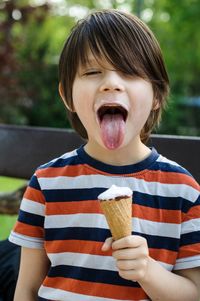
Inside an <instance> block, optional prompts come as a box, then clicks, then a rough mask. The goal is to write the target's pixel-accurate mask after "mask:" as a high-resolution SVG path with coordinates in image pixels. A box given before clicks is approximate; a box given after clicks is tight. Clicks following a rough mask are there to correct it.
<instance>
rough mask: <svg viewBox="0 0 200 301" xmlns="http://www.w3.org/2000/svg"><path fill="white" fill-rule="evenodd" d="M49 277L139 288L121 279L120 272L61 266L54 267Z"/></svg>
mask: <svg viewBox="0 0 200 301" xmlns="http://www.w3.org/2000/svg"><path fill="white" fill-rule="evenodd" d="M48 276H49V277H63V278H71V279H76V280H82V281H89V282H91V285H92V282H98V283H106V284H112V285H122V286H130V287H139V284H138V283H137V282H133V281H129V280H125V279H123V278H121V277H120V276H119V274H118V272H113V271H107V270H96V269H89V268H83V267H75V266H70V265H59V266H56V267H52V268H51V270H50V272H49V274H48Z"/></svg>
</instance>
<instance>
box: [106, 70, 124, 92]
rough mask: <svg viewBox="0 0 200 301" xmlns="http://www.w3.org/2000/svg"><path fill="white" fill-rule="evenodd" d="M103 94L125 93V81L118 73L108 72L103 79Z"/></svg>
mask: <svg viewBox="0 0 200 301" xmlns="http://www.w3.org/2000/svg"><path fill="white" fill-rule="evenodd" d="M100 91H101V92H109V91H117V92H123V91H124V83H123V79H122V78H121V77H120V75H119V74H118V73H117V72H116V71H110V70H109V71H107V72H106V73H105V75H104V77H103V79H102V82H101V85H100Z"/></svg>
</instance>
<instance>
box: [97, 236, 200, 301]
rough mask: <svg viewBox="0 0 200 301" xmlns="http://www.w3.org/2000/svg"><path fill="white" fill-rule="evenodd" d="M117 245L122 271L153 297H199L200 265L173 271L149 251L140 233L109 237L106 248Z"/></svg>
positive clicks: (158, 300) (171, 300)
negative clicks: (113, 240) (196, 267)
mask: <svg viewBox="0 0 200 301" xmlns="http://www.w3.org/2000/svg"><path fill="white" fill-rule="evenodd" d="M110 247H112V249H113V257H114V258H115V259H116V264H117V267H118V269H119V275H120V276H121V277H122V278H124V279H127V280H132V281H137V282H138V283H139V284H140V285H141V287H142V288H143V290H144V291H145V292H146V294H147V295H148V296H149V297H150V298H151V300H152V301H198V298H199V295H200V294H199V287H200V275H199V269H188V270H182V271H179V272H176V274H175V273H172V272H169V271H167V270H165V269H164V268H163V267H162V266H161V265H160V264H159V263H158V262H157V261H155V260H154V259H152V258H151V257H150V256H149V254H148V246H147V242H146V240H145V239H144V238H143V237H140V236H134V235H132V236H128V237H125V238H122V239H119V240H117V241H115V242H112V239H107V240H106V242H105V243H104V245H103V247H102V250H103V251H107V250H109V248H110Z"/></svg>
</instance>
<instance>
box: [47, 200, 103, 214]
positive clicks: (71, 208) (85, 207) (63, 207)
mask: <svg viewBox="0 0 200 301" xmlns="http://www.w3.org/2000/svg"><path fill="white" fill-rule="evenodd" d="M46 205H47V207H46V214H47V215H54V214H73V213H102V211H101V209H100V205H99V201H97V200H94V201H93V200H89V201H81V202H80V201H78V202H76V201H74V202H55V203H47V204H46Z"/></svg>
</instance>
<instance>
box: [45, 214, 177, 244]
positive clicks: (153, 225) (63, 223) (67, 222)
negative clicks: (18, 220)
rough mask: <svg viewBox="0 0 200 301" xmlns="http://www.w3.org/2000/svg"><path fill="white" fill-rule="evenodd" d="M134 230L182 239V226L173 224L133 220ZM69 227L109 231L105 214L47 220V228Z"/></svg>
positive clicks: (54, 217) (75, 215) (51, 216)
mask: <svg viewBox="0 0 200 301" xmlns="http://www.w3.org/2000/svg"><path fill="white" fill-rule="evenodd" d="M132 221H133V227H132V228H133V229H134V231H135V232H139V233H145V234H149V235H156V236H166V237H173V238H180V231H181V225H180V224H173V223H159V222H152V221H148V220H144V219H140V218H135V217H134V218H133V219H132ZM67 227H82V228H84V227H88V228H100V229H108V224H107V222H106V219H105V216H104V215H103V214H86V213H83V214H82V213H80V214H68V215H50V216H47V217H46V218H45V228H48V229H49V228H67Z"/></svg>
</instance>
